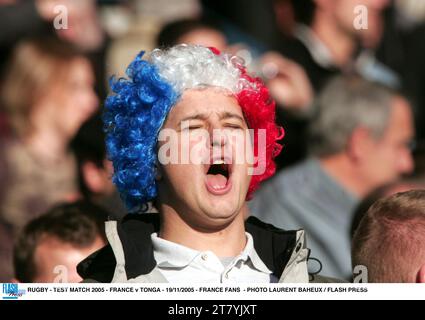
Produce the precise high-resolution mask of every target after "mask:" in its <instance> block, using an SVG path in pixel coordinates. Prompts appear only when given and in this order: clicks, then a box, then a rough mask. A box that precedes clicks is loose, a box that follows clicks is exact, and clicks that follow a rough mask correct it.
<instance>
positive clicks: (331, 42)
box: [311, 11, 356, 68]
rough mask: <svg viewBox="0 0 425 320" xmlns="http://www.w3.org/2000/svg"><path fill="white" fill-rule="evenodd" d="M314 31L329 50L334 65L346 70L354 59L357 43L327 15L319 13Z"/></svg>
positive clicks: (313, 26) (313, 27)
mask: <svg viewBox="0 0 425 320" xmlns="http://www.w3.org/2000/svg"><path fill="white" fill-rule="evenodd" d="M311 28H312V30H313V32H314V34H315V35H316V36H317V38H319V39H320V41H322V43H323V44H324V45H325V46H326V47H327V48H328V50H329V52H330V53H331V55H332V59H333V61H334V63H335V64H336V65H337V66H339V67H341V68H344V66H347V65H348V64H349V63H350V61H351V60H352V59H353V54H354V52H355V50H356V41H355V39H354V38H353V36H352V35H350V34H348V33H347V32H345V31H344V30H342V28H341V27H339V26H337V25H336V22H335V19H333V18H332V17H330V16H329V15H328V14H327V13H325V12H321V11H318V12H317V13H316V17H315V19H314V21H313V24H312V27H311Z"/></svg>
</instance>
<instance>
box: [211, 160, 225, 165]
mask: <svg viewBox="0 0 425 320" xmlns="http://www.w3.org/2000/svg"><path fill="white" fill-rule="evenodd" d="M213 164H224V161H223V160H215V161H214V163H213Z"/></svg>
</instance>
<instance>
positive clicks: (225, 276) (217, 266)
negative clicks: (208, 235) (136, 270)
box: [151, 232, 277, 284]
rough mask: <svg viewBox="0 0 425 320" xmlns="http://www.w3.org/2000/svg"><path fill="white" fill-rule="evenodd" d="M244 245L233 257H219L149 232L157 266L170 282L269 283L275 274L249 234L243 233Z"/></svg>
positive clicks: (274, 279) (272, 280)
mask: <svg viewBox="0 0 425 320" xmlns="http://www.w3.org/2000/svg"><path fill="white" fill-rule="evenodd" d="M245 234H246V237H247V244H246V246H245V249H244V250H243V251H242V252H241V253H240V254H239V255H238V256H237V257H234V258H224V259H221V260H220V258H218V257H217V256H216V255H215V254H214V253H213V252H211V251H202V252H201V251H196V250H193V249H190V248H187V247H185V246H182V245H179V244H177V243H174V242H171V241H167V240H164V239H161V238H159V237H158V235H157V234H156V233H153V234H152V235H151V239H152V243H153V249H154V257H155V260H156V262H157V267H156V268H157V269H158V270H159V271H160V272H161V273H162V274H163V276H164V277H165V278H166V279H167V280H168V281H169V282H170V283H188V284H189V283H229V284H230V283H270V282H277V279H276V277H274V276H273V275H272V272H271V271H270V270H269V269H268V268H267V267H266V265H265V264H264V263H263V261H261V259H260V257H259V256H258V254H257V252H256V251H255V249H254V243H253V240H252V236H251V235H250V234H249V233H247V232H246V233H245Z"/></svg>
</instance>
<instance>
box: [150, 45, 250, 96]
mask: <svg viewBox="0 0 425 320" xmlns="http://www.w3.org/2000/svg"><path fill="white" fill-rule="evenodd" d="M148 61H149V62H151V63H153V64H154V65H155V66H156V67H157V68H158V72H159V74H160V75H161V77H162V78H163V79H164V80H165V81H167V82H168V83H170V84H171V85H172V86H173V87H174V90H175V91H176V92H177V93H178V94H182V93H183V91H185V90H187V89H195V88H205V87H220V88H223V89H226V90H229V91H230V92H231V93H233V94H237V93H239V92H240V91H241V90H243V89H247V88H250V89H254V90H255V88H253V85H252V84H251V83H250V82H249V81H247V80H245V79H243V78H241V72H240V70H239V68H238V66H241V65H242V66H243V64H244V61H243V59H242V58H239V57H237V56H230V55H228V54H220V55H216V54H214V53H213V52H212V51H211V50H210V49H208V48H205V47H202V46H198V45H187V44H180V45H177V46H174V47H171V48H169V49H165V50H161V49H155V50H153V51H152V52H151V54H150V56H149V58H148Z"/></svg>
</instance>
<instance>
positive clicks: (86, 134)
mask: <svg viewBox="0 0 425 320" xmlns="http://www.w3.org/2000/svg"><path fill="white" fill-rule="evenodd" d="M71 148H72V150H73V152H74V154H75V157H76V159H77V167H78V185H79V188H80V192H81V194H82V195H83V196H84V197H86V198H89V197H90V196H91V195H92V192H91V191H90V189H89V187H88V186H87V184H86V181H85V179H84V173H83V165H84V164H85V163H87V162H92V163H94V165H96V167H98V168H104V161H105V160H106V145H105V134H104V132H103V124H102V119H101V117H100V115H99V114H96V115H95V116H93V117H92V118H91V119H89V120H88V121H87V122H85V123H84V124H83V125H82V126H81V128H80V130H79V131H78V133H77V135H76V136H75V137H74V139H73V140H72V142H71Z"/></svg>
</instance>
